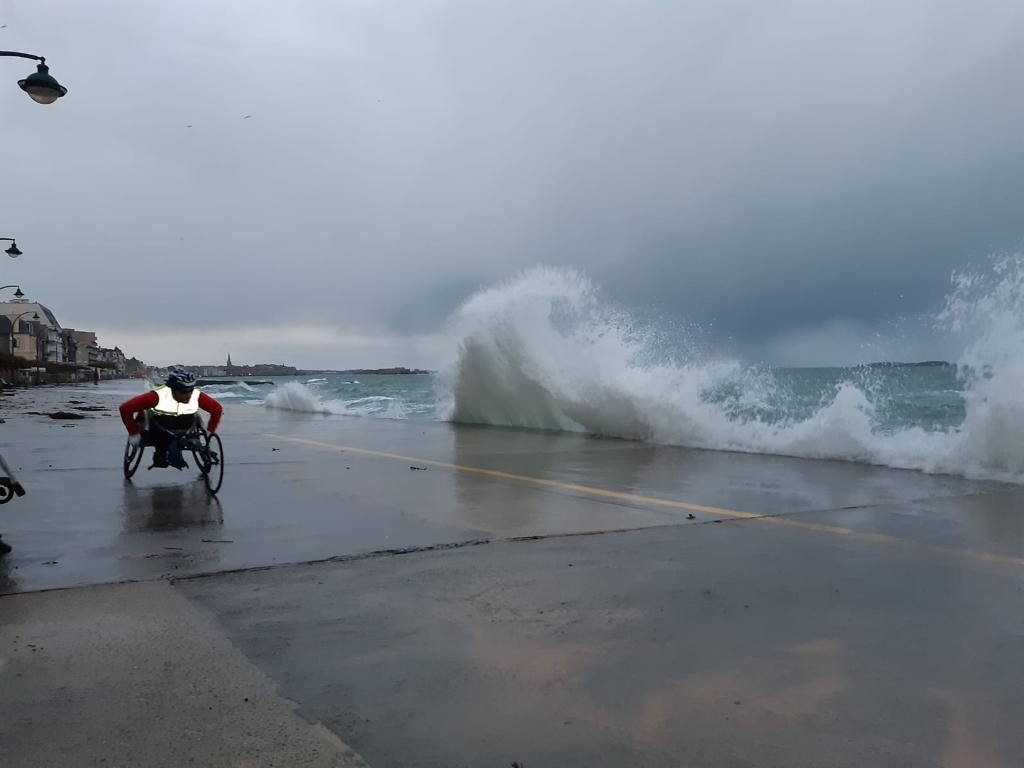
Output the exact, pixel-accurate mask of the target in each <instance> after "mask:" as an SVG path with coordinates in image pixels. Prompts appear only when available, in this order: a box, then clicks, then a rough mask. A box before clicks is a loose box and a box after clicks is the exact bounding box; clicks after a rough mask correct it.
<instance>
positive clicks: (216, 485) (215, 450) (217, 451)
mask: <svg viewBox="0 0 1024 768" xmlns="http://www.w3.org/2000/svg"><path fill="white" fill-rule="evenodd" d="M206 449H207V451H208V452H209V453H208V454H207V455H208V456H209V458H210V461H209V462H208V463H207V464H206V472H204V473H203V480H204V481H206V488H207V490H209V491H210V493H216V492H217V491H219V490H220V485H221V483H222V482H224V444H223V443H221V441H220V435H218V434H212V435H207V436H206Z"/></svg>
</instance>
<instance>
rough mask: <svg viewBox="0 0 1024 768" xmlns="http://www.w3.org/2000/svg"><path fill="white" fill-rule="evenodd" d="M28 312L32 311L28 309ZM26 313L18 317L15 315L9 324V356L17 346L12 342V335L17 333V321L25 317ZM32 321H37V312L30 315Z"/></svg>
mask: <svg viewBox="0 0 1024 768" xmlns="http://www.w3.org/2000/svg"><path fill="white" fill-rule="evenodd" d="M28 312H32V310H31V309H30V310H28ZM28 312H22V313H21V314H20V315H15V317H14V321H13V322H12V323H11V354H12V355H13V354H14V347H15V346H17V345H16V343H15V341H14V334H15V333H17V331H16V330H15V329H16V328H17V327H18V321H19V320H21V318H23V317H24V316H25V315H27V314H28ZM32 319H33V320H38V319H39V313H38V312H33V313H32Z"/></svg>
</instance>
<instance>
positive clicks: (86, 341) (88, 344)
mask: <svg viewBox="0 0 1024 768" xmlns="http://www.w3.org/2000/svg"><path fill="white" fill-rule="evenodd" d="M64 330H65V332H66V333H67V334H68V335H69V336H70V337H71V338H70V339H69V340H68V342H67V346H68V348H69V349H68V362H69V363H71V362H73V363H76V364H78V365H81V366H86V365H89V364H90V363H91V362H92V361H93V360H95V359H96V353H97V352H98V351H99V348H100V345H99V343H98V342H97V341H96V334H95V333H94V332H92V331H76V330H74V329H73V328H65V329H64ZM71 347H74V355H72V354H71Z"/></svg>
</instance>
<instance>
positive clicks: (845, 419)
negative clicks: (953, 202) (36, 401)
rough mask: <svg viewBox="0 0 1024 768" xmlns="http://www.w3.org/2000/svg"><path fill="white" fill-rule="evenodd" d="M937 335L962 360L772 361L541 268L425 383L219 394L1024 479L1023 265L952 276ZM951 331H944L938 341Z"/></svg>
mask: <svg viewBox="0 0 1024 768" xmlns="http://www.w3.org/2000/svg"><path fill="white" fill-rule="evenodd" d="M933 322H934V323H935V326H936V328H938V329H940V330H942V331H943V332H948V333H949V334H950V337H951V338H956V339H957V340H958V344H959V346H958V352H957V355H956V357H955V359H951V360H948V361H941V362H933V364H926V365H920V364H917V365H906V364H884V365H879V364H864V365H855V366H847V367H800V368H793V367H775V366H771V365H765V364H761V363H749V362H745V361H743V360H741V359H736V358H732V357H730V356H728V355H725V354H721V353H717V352H716V351H715V349H714V348H713V345H709V344H707V343H706V342H704V341H702V340H701V338H700V334H699V333H698V332H696V331H694V330H693V329H692V328H687V327H686V326H684V325H681V324H678V323H673V324H667V325H666V324H659V323H656V322H652V321H650V320H647V319H643V318H642V317H641V316H640V315H639V314H638V313H636V312H633V311H630V310H629V309H628V308H623V307H621V306H617V305H615V304H613V303H612V302H610V301H608V300H607V299H606V298H605V297H604V294H603V292H602V291H600V290H599V289H598V288H596V287H595V286H594V285H593V284H592V283H591V281H590V280H589V279H588V278H587V277H586V276H585V275H584V274H582V273H580V272H578V271H575V270H572V269H566V268H554V267H537V268H534V269H531V270H527V271H526V272H523V273H521V274H519V275H517V276H516V277H515V278H513V279H511V280H509V281H507V282H505V283H502V284H499V285H496V286H493V287H491V288H487V289H484V290H481V291H479V292H478V293H477V294H475V295H474V296H472V297H471V298H470V299H469V300H468V301H466V302H465V303H464V304H463V305H462V306H461V307H459V308H458V310H457V311H456V312H455V313H454V315H453V316H452V319H451V321H450V322H449V324H448V329H447V333H448V336H449V337H450V339H451V347H452V348H451V359H450V361H448V362H447V363H445V365H443V366H441V367H439V369H438V370H437V371H436V372H434V373H430V374H416V375H371V374H351V373H332V374H323V375H316V376H314V375H306V376H296V377H277V378H273V379H270V380H269V381H270V382H271V383H269V384H265V385H256V384H248V383H241V384H232V385H213V386H209V387H207V388H206V391H208V392H209V393H210V394H212V395H213V396H215V397H217V398H219V399H221V400H223V401H224V402H225V403H236V404H239V405H242V406H247V407H253V408H267V409H280V410H288V411H296V412H306V413H310V414H318V415H321V416H324V417H338V418H344V417H348V418H363V419H409V420H430V421H443V422H454V423H463V424H477V425H492V426H500V427H513V428H521V429H530V430H548V431H556V432H573V433H581V434H587V435H594V436H599V437H605V438H618V439H627V440H642V441H648V442H652V443H658V444H664V445H675V446H687V447H692V448H700V449H708V450H718V451H742V452H748V453H762V454H775V455H785V456H798V457H813V458H822V459H834V460H840V461H849V462H859V463H866V464H874V465H882V466H888V467H899V468H907V469H917V470H922V471H925V472H932V473H946V474H954V475H959V476H964V477H972V478H986V479H998V480H1005V481H1010V482H1017V483H1019V482H1024V257H1022V256H1021V255H1011V256H1003V257H1000V258H999V259H997V260H995V261H994V263H993V264H992V265H990V266H989V267H988V268H986V269H985V270H983V271H981V272H964V273H962V274H954V275H953V276H952V281H951V290H950V293H949V295H948V296H947V297H946V298H945V302H944V305H943V307H942V308H941V309H940V310H939V311H937V312H936V313H935V317H934V318H933ZM943 329H944V330H943Z"/></svg>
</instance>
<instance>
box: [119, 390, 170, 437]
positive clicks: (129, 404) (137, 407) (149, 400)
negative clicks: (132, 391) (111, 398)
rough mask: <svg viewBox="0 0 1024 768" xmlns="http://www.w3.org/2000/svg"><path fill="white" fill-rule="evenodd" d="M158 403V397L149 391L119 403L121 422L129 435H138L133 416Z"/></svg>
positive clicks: (137, 426) (137, 427)
mask: <svg viewBox="0 0 1024 768" xmlns="http://www.w3.org/2000/svg"><path fill="white" fill-rule="evenodd" d="M159 402H160V395H158V394H157V393H156V392H153V391H152V390H150V391H149V392H146V393H145V394H142V395H139V396H138V397H133V398H132V399H131V400H126V401H125V402H123V403H121V408H120V411H121V421H123V422H124V428H125V429H127V430H128V434H129V435H137V434H139V425H138V424H136V423H135V414H136V413H139V412H141V411H148V410H149V409H150V408H155V407H156V405H157V403H159Z"/></svg>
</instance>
